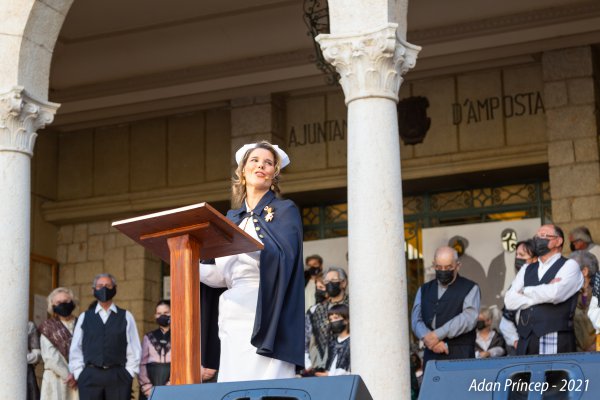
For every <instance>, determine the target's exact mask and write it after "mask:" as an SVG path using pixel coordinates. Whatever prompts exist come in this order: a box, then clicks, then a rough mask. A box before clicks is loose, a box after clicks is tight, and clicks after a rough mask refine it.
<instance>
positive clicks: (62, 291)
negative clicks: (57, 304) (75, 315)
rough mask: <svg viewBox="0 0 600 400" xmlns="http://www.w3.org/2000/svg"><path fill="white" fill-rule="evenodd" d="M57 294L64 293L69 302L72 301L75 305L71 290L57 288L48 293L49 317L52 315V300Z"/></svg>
mask: <svg viewBox="0 0 600 400" xmlns="http://www.w3.org/2000/svg"><path fill="white" fill-rule="evenodd" d="M59 293H65V294H66V295H68V296H69V297H70V298H71V301H73V303H74V304H77V303H75V295H74V294H73V291H72V290H71V289H67V288H65V287H57V288H56V289H54V290H53V291H51V292H50V294H49V295H48V310H47V311H48V314H50V315H54V305H53V304H52V300H54V296H56V295H57V294H59Z"/></svg>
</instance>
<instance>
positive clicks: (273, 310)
mask: <svg viewBox="0 0 600 400" xmlns="http://www.w3.org/2000/svg"><path fill="white" fill-rule="evenodd" d="M236 161H237V162H238V168H237V170H236V175H237V178H236V179H234V180H233V202H234V204H236V203H237V205H240V206H241V207H240V208H239V209H236V210H230V211H229V212H228V213H227V218H229V219H230V220H231V221H233V222H234V223H236V224H237V225H238V226H239V227H240V228H242V229H243V230H244V231H246V232H247V233H248V234H250V235H252V237H254V238H255V239H256V240H258V241H260V242H261V243H263V245H264V249H263V250H262V251H256V252H252V253H246V254H238V255H234V256H229V257H221V258H217V259H216V260H214V261H215V264H208V263H206V262H203V263H202V264H201V268H200V277H201V278H200V280H201V281H202V283H204V284H206V285H209V286H212V287H226V288H228V290H226V291H225V292H224V293H223V294H222V295H221V297H220V298H219V318H218V321H219V338H220V340H221V357H220V366H219V376H218V381H219V382H227V381H244V380H259V379H277V378H292V377H294V376H295V373H296V369H297V368H300V369H301V368H302V367H303V364H304V337H303V336H304V271H303V264H302V221H301V218H300V213H299V211H298V208H297V207H296V206H295V205H294V203H293V202H291V201H290V200H282V199H279V198H277V197H276V193H278V192H279V187H278V182H279V172H280V170H281V168H283V167H285V166H286V165H287V164H289V159H288V157H287V155H286V154H285V152H283V151H282V150H281V149H279V148H278V147H277V146H272V145H271V144H270V143H268V142H260V143H256V144H250V145H245V146H244V147H242V148H241V149H240V150H238V152H237V153H236Z"/></svg>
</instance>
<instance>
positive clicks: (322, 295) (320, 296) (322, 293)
mask: <svg viewBox="0 0 600 400" xmlns="http://www.w3.org/2000/svg"><path fill="white" fill-rule="evenodd" d="M325 299H327V290H319V289H317V290H315V302H317V304H318V303H322V302H323V301H325Z"/></svg>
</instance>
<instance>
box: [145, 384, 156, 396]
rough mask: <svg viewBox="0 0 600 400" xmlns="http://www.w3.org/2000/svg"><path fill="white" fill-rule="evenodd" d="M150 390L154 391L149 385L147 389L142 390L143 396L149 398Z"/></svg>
mask: <svg viewBox="0 0 600 400" xmlns="http://www.w3.org/2000/svg"><path fill="white" fill-rule="evenodd" d="M152 389H154V386H152V385H149V387H148V389H144V395H145V396H146V397H148V398H149V397H150V395H151V394H152Z"/></svg>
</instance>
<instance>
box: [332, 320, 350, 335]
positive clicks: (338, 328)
mask: <svg viewBox="0 0 600 400" xmlns="http://www.w3.org/2000/svg"><path fill="white" fill-rule="evenodd" d="M329 326H330V328H331V332H332V333H333V334H335V335H339V334H340V333H342V332H343V331H344V329H346V321H344V320H343V319H340V320H339V321H333V322H330V323H329Z"/></svg>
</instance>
